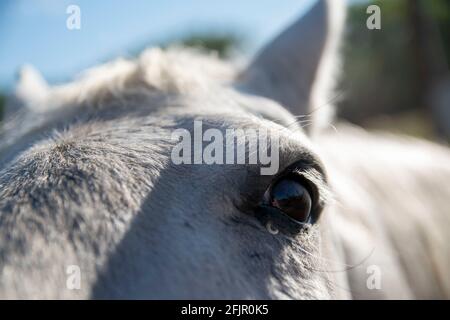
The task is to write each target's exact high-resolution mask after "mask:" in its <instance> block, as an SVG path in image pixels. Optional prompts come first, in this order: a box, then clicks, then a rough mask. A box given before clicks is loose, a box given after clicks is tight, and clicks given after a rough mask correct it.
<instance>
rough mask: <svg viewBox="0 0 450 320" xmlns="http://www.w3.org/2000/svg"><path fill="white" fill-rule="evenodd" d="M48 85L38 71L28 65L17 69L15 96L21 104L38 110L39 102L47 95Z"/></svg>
mask: <svg viewBox="0 0 450 320" xmlns="http://www.w3.org/2000/svg"><path fill="white" fill-rule="evenodd" d="M48 93H49V87H48V85H47V82H46V81H45V80H44V78H43V77H42V76H41V74H40V73H39V71H37V70H36V69H35V68H33V67H32V66H30V65H25V66H23V67H21V68H20V70H19V79H18V82H17V84H16V88H15V92H14V95H15V98H16V99H17V100H18V101H19V103H20V104H21V105H22V106H25V107H27V108H29V109H31V110H33V111H40V110H37V109H40V106H41V103H42V102H43V101H44V100H45V98H46V97H47V96H48Z"/></svg>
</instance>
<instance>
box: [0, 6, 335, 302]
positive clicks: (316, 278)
mask: <svg viewBox="0 0 450 320" xmlns="http://www.w3.org/2000/svg"><path fill="white" fill-rule="evenodd" d="M337 3H338V1H334V0H333V1H331V0H329V1H318V3H317V4H316V5H315V6H314V7H313V8H312V9H311V11H310V12H309V13H307V14H306V15H305V16H304V17H303V18H302V19H300V20H299V21H298V22H296V23H295V24H293V25H292V26H291V27H290V28H289V29H287V30H286V31H285V32H284V33H282V34H281V35H280V36H279V37H278V38H276V39H275V40H274V41H273V42H272V43H271V44H269V45H268V46H267V47H266V48H265V49H264V50H262V51H261V52H260V53H259V54H258V55H257V57H256V58H255V59H254V60H253V62H251V63H250V64H249V66H248V67H247V68H246V69H245V70H243V71H236V70H235V68H234V67H232V66H229V65H228V64H225V63H223V62H220V61H218V60H216V59H215V58H214V57H206V56H204V55H200V54H198V53H196V52H192V51H187V50H182V49H170V50H166V51H161V50H159V49H150V50H147V51H145V52H144V53H143V54H142V55H141V56H140V57H139V58H138V59H137V60H136V61H127V60H119V61H116V62H113V63H109V64H106V65H104V66H101V67H98V68H95V69H93V70H91V71H89V72H88V73H87V74H85V75H84V76H82V77H81V78H80V79H78V80H76V81H75V82H73V83H71V84H67V85H62V86H57V87H50V86H48V85H47V84H46V83H45V82H44V81H43V80H42V79H41V78H40V77H39V76H38V75H37V74H36V73H35V72H34V71H32V70H30V69H25V70H24V72H23V74H22V79H21V81H20V83H19V86H18V89H17V98H18V99H17V101H16V104H17V105H18V111H17V112H15V113H14V114H15V117H13V118H11V120H10V121H9V122H7V123H5V125H4V126H5V128H3V132H1V134H2V135H3V141H2V142H1V145H0V169H1V170H2V171H1V175H0V184H1V185H2V186H7V187H5V188H2V189H1V190H0V195H1V200H0V211H1V212H2V217H1V220H0V222H1V224H0V225H1V226H2V228H6V227H5V226H13V227H12V228H13V230H14V232H9V233H8V232H6V231H5V230H3V231H2V232H1V233H0V238H1V239H0V243H8V245H7V246H4V247H2V254H1V255H0V256H1V257H5V260H4V261H3V262H2V263H3V266H4V270H6V271H4V272H9V271H8V270H9V269H8V268H11V267H10V266H11V265H12V264H14V263H15V261H23V263H20V267H15V269H14V274H12V275H11V276H10V277H7V280H5V282H4V284H3V285H4V286H6V287H10V288H12V287H14V288H17V292H18V293H17V294H18V295H19V296H20V295H21V296H30V295H33V294H37V292H40V293H41V294H43V295H45V296H49V297H51V296H71V295H72V294H80V292H81V293H83V294H85V295H92V296H93V297H150V298H328V297H333V294H334V293H333V290H332V289H331V288H332V285H330V283H331V282H330V281H331V280H330V278H329V275H328V273H327V272H325V269H326V263H325V262H324V261H326V259H324V258H323V256H324V250H327V248H326V247H325V246H324V245H323V241H320V239H323V226H322V225H323V224H324V223H323V222H324V220H326V214H327V212H326V211H327V210H326V209H327V203H328V202H329V200H330V192H329V191H328V187H327V178H326V166H324V165H323V163H322V161H321V159H320V157H319V155H318V152H317V151H315V149H314V145H313V143H312V142H311V135H313V134H314V132H315V131H316V130H318V129H319V128H320V127H321V125H323V123H324V121H328V120H327V113H329V108H328V106H327V101H329V98H330V96H329V92H330V90H331V87H332V82H333V79H334V68H335V65H336V63H335V61H334V60H335V59H334V55H335V51H336V46H337V42H338V38H339V34H340V29H341V27H342V20H343V10H342V8H340V7H338V5H337ZM6 126H7V127H6ZM30 146H31V147H30ZM240 148H243V149H240ZM239 150H241V151H242V150H243V151H242V152H241V153H240V151H239ZM6 237H7V238H8V240H7V241H3V240H6ZM68 265H78V266H80V268H81V272H82V283H81V291H69V290H68V289H67V288H66V287H65V283H66V273H65V271H66V269H65V267H66V266H68ZM27 268H34V272H29V269H27ZM24 283H25V284H24ZM37 288H39V289H37ZM36 290H39V291H36Z"/></svg>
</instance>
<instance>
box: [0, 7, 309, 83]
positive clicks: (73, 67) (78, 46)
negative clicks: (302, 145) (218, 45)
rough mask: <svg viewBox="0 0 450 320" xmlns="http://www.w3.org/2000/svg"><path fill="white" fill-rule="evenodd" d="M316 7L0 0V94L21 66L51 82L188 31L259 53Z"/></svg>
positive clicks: (64, 79) (12, 81)
mask: <svg viewBox="0 0 450 320" xmlns="http://www.w3.org/2000/svg"><path fill="white" fill-rule="evenodd" d="M313 2H314V0H281V1H274V0H270V1H269V0H240V1H237V0H227V1H212V0H189V1H186V0H185V1H182V0H164V1H162V0H160V1H156V0H128V1H124V0H70V1H67V0H33V1H30V0H1V1H0V88H11V86H12V85H13V83H14V80H15V75H16V72H17V70H18V68H19V66H20V65H22V64H25V63H27V64H32V65H34V66H35V67H36V68H37V69H38V70H40V71H41V73H42V74H43V75H44V76H45V78H46V79H47V80H49V81H50V82H58V81H66V80H68V79H70V78H71V77H73V76H74V75H75V74H76V73H78V72H80V71H82V70H83V69H85V68H87V67H90V66H93V65H95V64H97V63H99V62H101V61H105V60H107V59H109V58H112V57H115V56H126V55H128V54H129V53H130V50H132V49H136V48H137V47H140V46H142V45H144V44H148V45H151V44H152V43H157V42H160V41H164V40H166V39H167V38H172V37H176V36H177V35H180V34H188V33H190V32H192V31H194V32H195V31H196V32H200V31H203V32H204V31H207V30H213V31H218V32H220V31H232V32H236V33H238V34H239V33H240V34H242V35H243V36H244V38H245V39H246V40H247V44H248V46H247V48H246V50H247V51H248V52H252V51H254V50H256V49H257V48H259V47H260V46H261V45H262V44H263V43H264V42H266V41H268V40H269V39H270V38H271V37H273V36H274V35H275V34H276V33H278V32H279V31H280V30H281V29H282V28H283V27H285V26H286V25H287V24H289V23H290V22H292V21H293V20H294V19H295V18H296V17H298V16H299V15H301V14H302V13H304V12H305V11H306V10H307V9H308V8H309V7H310V6H311V5H312V3H313ZM70 4H76V5H78V6H79V7H80V9H81V30H68V29H67V28H66V19H67V17H68V15H67V14H66V8H67V6H68V5H70Z"/></svg>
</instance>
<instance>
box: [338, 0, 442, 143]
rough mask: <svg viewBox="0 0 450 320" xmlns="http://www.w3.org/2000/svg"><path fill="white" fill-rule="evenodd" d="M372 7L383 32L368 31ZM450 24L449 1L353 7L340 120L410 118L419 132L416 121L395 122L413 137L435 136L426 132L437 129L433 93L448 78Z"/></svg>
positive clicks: (394, 0) (403, 0) (391, 0)
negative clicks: (378, 11) (438, 79)
mask: <svg viewBox="0 0 450 320" xmlns="http://www.w3.org/2000/svg"><path fill="white" fill-rule="evenodd" d="M372 3H373V4H376V5H378V6H379V7H380V8H381V30H369V29H367V27H366V19H367V18H368V14H367V13H366V9H367V6H368V5H369V4H372ZM449 24H450V1H448V0H432V1H423V0H384V1H382V0H378V1H371V2H367V3H358V4H355V5H352V6H351V7H350V9H349V14H348V25H349V28H348V30H347V35H346V36H347V39H346V40H347V41H346V45H345V47H344V48H343V56H344V65H343V79H342V81H341V85H340V89H341V90H342V91H343V92H344V93H345V94H344V96H345V97H344V99H342V101H341V102H340V103H338V104H339V113H340V115H341V116H342V117H344V118H346V119H348V120H350V121H352V122H355V123H358V124H362V125H366V126H370V125H372V124H373V123H374V122H375V121H378V120H379V119H380V118H379V116H384V118H383V119H384V120H383V121H385V119H386V115H388V116H390V117H391V118H396V117H401V116H403V115H405V116H406V117H407V118H408V119H416V120H417V122H416V124H415V125H416V126H417V128H411V126H412V127H414V122H413V121H409V120H408V121H402V120H401V119H399V121H394V123H395V122H397V124H401V123H404V122H406V123H408V128H407V129H406V131H407V132H408V133H413V134H417V133H420V135H424V134H425V135H432V134H433V132H425V131H428V129H426V128H433V126H430V125H429V123H430V122H432V119H433V112H432V109H433V107H432V106H430V104H431V103H430V99H429V94H430V91H432V90H430V88H431V87H432V86H434V85H435V81H434V79H435V78H436V77H435V75H437V74H438V73H441V74H443V75H448V61H450V31H449V30H450V25H449ZM439 77H441V76H439ZM411 114H413V116H411ZM378 122H380V121H378ZM391 123H392V121H391ZM449 124H450V121H449ZM396 129H399V128H398V127H396ZM400 129H401V128H400ZM425 129H426V130H425ZM431 131H432V130H431Z"/></svg>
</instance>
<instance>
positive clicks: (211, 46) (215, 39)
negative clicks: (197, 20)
mask: <svg viewBox="0 0 450 320" xmlns="http://www.w3.org/2000/svg"><path fill="white" fill-rule="evenodd" d="M175 42H177V43H179V44H181V45H183V46H187V47H194V48H200V49H203V50H206V51H214V52H217V54H218V55H219V56H220V57H222V58H226V57H229V56H230V54H231V53H232V52H233V50H235V49H236V48H238V47H240V46H241V44H242V39H241V38H239V37H237V36H235V35H234V34H231V33H230V34H212V33H210V34H191V35H188V36H186V37H184V38H181V39H179V40H178V41H175Z"/></svg>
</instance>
